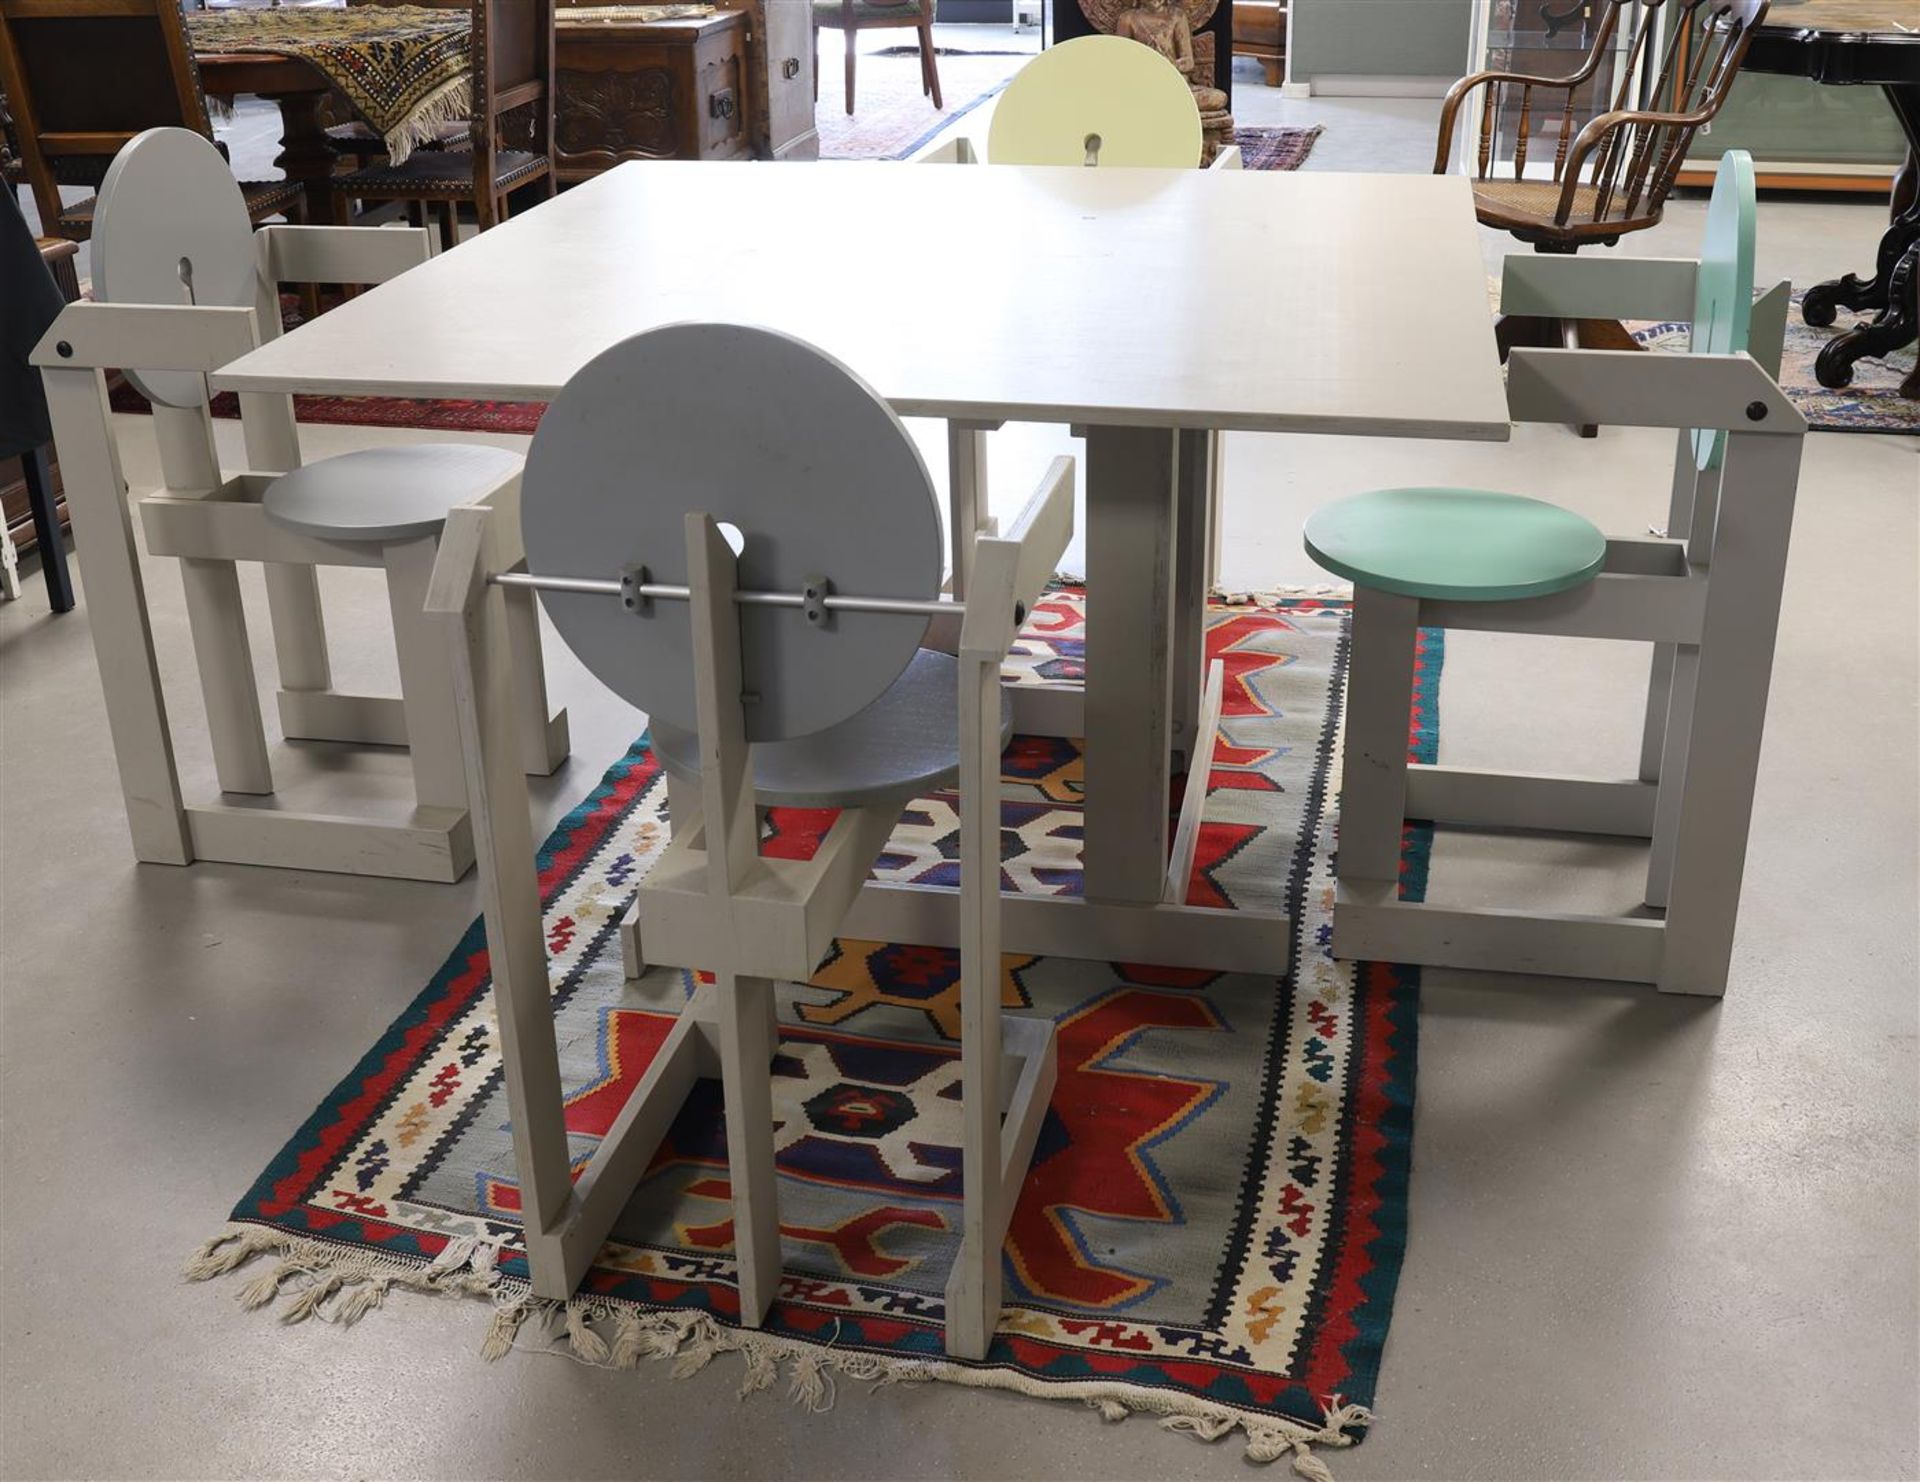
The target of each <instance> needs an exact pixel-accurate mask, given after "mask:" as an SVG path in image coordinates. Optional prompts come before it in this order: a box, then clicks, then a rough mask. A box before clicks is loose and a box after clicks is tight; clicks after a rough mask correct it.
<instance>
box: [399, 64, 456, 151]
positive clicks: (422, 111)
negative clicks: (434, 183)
mask: <svg viewBox="0 0 1920 1482" xmlns="http://www.w3.org/2000/svg"><path fill="white" fill-rule="evenodd" d="M472 116H473V80H472V79H471V78H469V77H468V76H467V75H466V74H465V73H464V72H463V73H461V74H460V76H458V77H454V78H449V79H448V80H447V81H446V83H444V84H443V85H442V86H441V87H439V88H437V89H435V91H434V92H433V94H432V95H431V96H430V97H428V98H427V99H426V101H425V102H423V103H421V104H420V105H419V106H418V107H417V108H415V109H414V110H413V111H412V112H411V113H409V114H408V115H407V116H406V117H405V118H404V119H402V120H401V121H400V122H399V124H397V125H396V126H395V127H393V128H391V129H389V130H387V133H386V136H385V139H384V142H385V144H386V146H387V160H388V163H390V164H395V165H400V164H405V163H406V159H407V156H408V155H410V154H412V153H413V151H414V150H415V149H416V148H417V147H418V146H420V145H422V144H426V143H428V142H429V141H431V140H433V139H436V138H438V137H439V135H440V131H441V130H442V129H443V128H445V127H446V126H447V125H448V124H450V123H458V122H460V121H461V120H463V119H468V118H471V117H472Z"/></svg>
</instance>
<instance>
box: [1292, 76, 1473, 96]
mask: <svg viewBox="0 0 1920 1482" xmlns="http://www.w3.org/2000/svg"><path fill="white" fill-rule="evenodd" d="M1458 80H1459V79H1458V78H1453V77H1392V76H1381V77H1374V76H1368V75H1366V74H1363V73H1344V74H1343V73H1322V74H1321V75H1319V76H1317V77H1310V78H1308V79H1307V80H1306V81H1305V82H1290V83H1288V84H1287V85H1286V88H1285V89H1284V90H1283V91H1284V92H1285V95H1286V96H1288V97H1313V98H1444V97H1445V96H1446V95H1447V89H1448V88H1450V87H1452V86H1453V85H1454V83H1455V82H1457V81H1458ZM1294 88H1299V89H1301V91H1300V92H1298V93H1295V92H1293V91H1292V89H1294Z"/></svg>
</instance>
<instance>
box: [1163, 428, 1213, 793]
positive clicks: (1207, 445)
mask: <svg viewBox="0 0 1920 1482" xmlns="http://www.w3.org/2000/svg"><path fill="white" fill-rule="evenodd" d="M1218 449H1219V434H1218V433H1214V432H1200V431H1195V430H1193V429H1187V430H1185V431H1183V432H1182V433H1181V434H1180V474H1179V479H1180V483H1179V495H1178V499H1179V508H1178V512H1177V514H1176V516H1175V541H1174V545H1175V550H1176V552H1177V554H1176V557H1175V565H1174V578H1173V591H1174V596H1173V657H1172V670H1173V749H1174V750H1175V751H1176V752H1178V753H1179V755H1180V758H1181V760H1182V762H1183V764H1184V765H1186V766H1187V768H1188V769H1189V770H1191V768H1192V763H1193V747H1194V732H1195V731H1196V730H1197V729H1198V728H1199V723H1200V691H1201V690H1202V689H1203V688H1204V687H1205V675H1206V672H1207V663H1206V650H1207V589H1208V587H1209V586H1210V585H1211V583H1212V578H1213V530H1212V520H1211V515H1212V503H1213V498H1212V496H1213V483H1214V460H1215V458H1216V457H1217V455H1218Z"/></svg>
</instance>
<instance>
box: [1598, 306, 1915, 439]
mask: <svg viewBox="0 0 1920 1482" xmlns="http://www.w3.org/2000/svg"><path fill="white" fill-rule="evenodd" d="M1800 299H1801V296H1800V295H1799V294H1797V293H1796V294H1795V295H1794V296H1793V307H1792V308H1791V309H1790V310H1788V311H1787V339H1786V344H1785V346H1784V348H1783V350H1782V353H1781V356H1780V389H1781V390H1783V391H1785V392H1786V393H1787V395H1788V396H1789V397H1791V398H1792V400H1793V404H1794V405H1795V406H1797V407H1798V408H1800V414H1801V415H1802V416H1803V417H1805V418H1806V419H1807V426H1809V427H1810V428H1812V429H1813V430H1814V431H1815V432H1905V433H1912V434H1920V401H1915V400H1913V399H1912V398H1911V397H1906V396H1902V395H1901V394H1900V382H1901V379H1902V378H1903V377H1905V376H1909V375H1911V374H1913V362H1914V347H1913V346H1912V345H1908V346H1907V347H1906V349H1904V350H1896V351H1894V353H1893V354H1891V355H1889V356H1888V357H1887V358H1886V359H1884V360H1859V361H1855V362H1854V367H1853V384H1852V385H1851V386H1847V387H1844V388H1843V389H1841V390H1839V391H1829V390H1828V389H1827V388H1826V387H1825V386H1822V385H1821V384H1820V382H1819V381H1818V380H1816V379H1815V377H1814V374H1813V362H1814V360H1815V359H1816V358H1818V356H1819V354H1820V352H1821V350H1822V349H1824V348H1825V347H1826V344H1827V341H1829V340H1831V339H1832V338H1833V337H1834V336H1835V335H1837V334H1843V333H1845V332H1846V331H1847V330H1849V329H1852V328H1853V327H1854V326H1855V325H1856V324H1864V323H1866V322H1868V321H1869V320H1871V319H1872V317H1873V316H1872V315H1871V314H1855V313H1852V312H1850V311H1849V310H1846V309H1842V310H1841V311H1840V317H1839V319H1838V320H1837V321H1836V322H1835V323H1834V324H1833V326H1832V327H1831V328H1828V329H1815V328H1813V327H1812V326H1811V325H1809V324H1808V323H1807V322H1806V320H1804V319H1802V318H1801V317H1800ZM1627 327H1628V328H1629V329H1631V330H1632V331H1633V337H1634V338H1635V339H1636V340H1638V341H1639V342H1640V343H1641V344H1643V345H1645V346H1646V347H1647V348H1648V349H1650V350H1677V351H1681V352H1684V351H1685V350H1686V348H1687V336H1688V333H1689V330H1690V328H1691V326H1689V325H1686V324H1650V323H1645V322H1640V323H1634V324H1630V325H1628V326H1627Z"/></svg>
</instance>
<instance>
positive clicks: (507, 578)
mask: <svg viewBox="0 0 1920 1482" xmlns="http://www.w3.org/2000/svg"><path fill="white" fill-rule="evenodd" d="M487 580H488V581H490V582H492V583H493V584H494V585H495V586H501V587H529V588H531V589H533V590H534V591H537V592H573V593H577V594H579V595H582V596H587V597H624V596H629V595H631V596H635V597H639V598H641V599H642V600H644V601H662V602H685V601H687V600H688V599H689V598H690V597H691V596H692V593H691V591H690V590H689V589H688V588H686V587H684V586H675V585H671V584H669V583H665V582H636V583H633V584H631V585H629V584H627V583H625V582H618V581H604V580H600V579H597V578H595V577H590V576H535V575H533V574H532V573H531V572H527V571H502V572H497V573H495V574H494V575H492V576H489V577H488V578H487ZM733 600H734V601H735V602H738V603H739V604H740V605H741V606H742V607H805V606H807V605H808V602H809V598H808V596H807V594H806V593H805V592H735V593H734V594H733ZM814 600H817V601H818V602H819V604H820V605H821V606H822V607H825V608H826V609H827V611H829V612H883V613H904V614H906V615H908V616H912V617H943V616H945V615H947V614H949V613H951V614H952V615H953V616H955V617H965V616H966V612H967V604H966V603H965V602H954V601H951V600H949V599H947V598H944V597H934V598H924V599H922V598H913V597H850V596H843V595H840V594H839V593H834V592H829V593H827V594H826V595H825V596H823V597H820V598H818V599H814Z"/></svg>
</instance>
